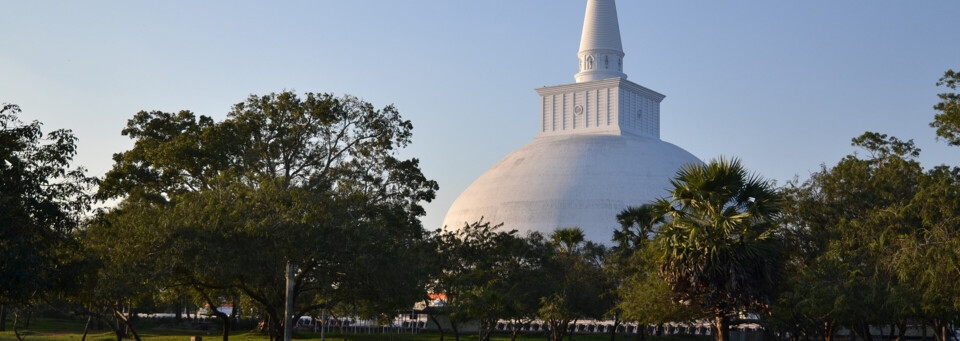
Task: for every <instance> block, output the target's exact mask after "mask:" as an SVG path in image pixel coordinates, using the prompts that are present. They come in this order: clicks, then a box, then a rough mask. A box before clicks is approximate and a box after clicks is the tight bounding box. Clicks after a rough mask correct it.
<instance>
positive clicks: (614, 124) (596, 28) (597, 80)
mask: <svg viewBox="0 0 960 341" xmlns="http://www.w3.org/2000/svg"><path fill="white" fill-rule="evenodd" d="M624 55H625V54H624V53H623V46H622V44H621V42H620V23H619V21H618V20H617V5H616V3H615V2H614V0H590V1H588V2H587V11H586V14H585V16H584V20H583V32H582V34H581V36H580V51H579V52H577V59H579V63H580V66H579V72H577V74H576V75H574V78H575V79H576V83H573V84H565V85H557V86H548V87H543V88H539V89H537V93H539V94H540V133H539V134H537V136H538V137H539V136H556V135H578V134H607V135H633V136H643V137H650V138H655V139H659V138H660V102H661V101H663V98H664V97H665V96H664V95H662V94H660V93H658V92H656V91H653V90H650V89H647V88H645V87H643V86H640V85H639V84H637V83H634V82H631V81H628V80H627V75H626V74H625V73H623V57H624Z"/></svg>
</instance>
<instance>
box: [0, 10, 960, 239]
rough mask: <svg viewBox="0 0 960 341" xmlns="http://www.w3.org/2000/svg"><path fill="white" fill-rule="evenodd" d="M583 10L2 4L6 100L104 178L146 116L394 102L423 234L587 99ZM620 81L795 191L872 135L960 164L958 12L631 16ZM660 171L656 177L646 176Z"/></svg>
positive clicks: (703, 149) (675, 132) (699, 144)
mask: <svg viewBox="0 0 960 341" xmlns="http://www.w3.org/2000/svg"><path fill="white" fill-rule="evenodd" d="M585 4H586V1H584V0H576V1H575V0H522V1H521V0H496V1H454V0H442V1H415V0H409V1H395V0H382V1H373V0H350V1H343V0H340V1H332V0H326V1H294V2H291V1H269V2H268V1H262V2H247V1H13V0H0V13H3V18H2V19H0V102H7V103H16V104H19V105H20V106H21V108H22V109H23V115H24V116H23V119H24V120H40V121H42V122H43V123H44V124H45V127H46V128H47V129H53V128H61V127H65V128H71V129H73V130H74V132H75V133H76V135H77V137H78V138H79V139H80V142H79V145H80V149H79V154H78V157H77V161H78V163H79V164H82V165H84V166H86V167H87V168H89V169H90V170H91V173H92V174H95V175H102V174H103V173H104V172H106V171H107V170H108V169H109V168H110V167H111V165H112V161H111V159H110V157H111V155H112V154H113V153H116V152H120V151H123V150H126V149H128V148H129V147H130V146H131V141H129V140H128V139H126V138H125V137H123V136H121V135H120V130H121V129H122V128H123V126H124V125H125V124H126V120H127V119H129V118H130V117H131V116H132V115H133V114H134V113H136V112H137V111H139V110H164V111H177V110H181V109H188V110H192V111H194V112H195V113H197V114H203V115H209V116H213V117H215V118H217V119H222V118H223V117H224V116H225V114H226V112H227V111H228V110H229V108H230V106H231V105H232V104H235V103H237V102H240V101H242V100H243V99H245V98H246V97H247V96H248V95H249V94H251V93H255V94H264V93H268V92H274V91H281V90H290V89H293V90H296V91H298V92H301V93H302V92H307V91H310V92H333V93H336V94H345V93H349V94H353V95H356V96H358V97H361V98H363V99H365V100H367V101H370V102H372V103H373V104H374V105H376V106H384V105H387V104H391V103H393V104H396V106H397V107H398V109H399V110H400V112H401V113H402V114H403V115H404V116H405V117H406V118H408V119H410V120H412V121H413V124H414V143H413V145H412V146H411V147H410V148H408V149H406V150H405V151H403V156H406V157H416V158H419V159H420V160H421V162H422V166H423V170H424V172H425V173H426V175H427V176H428V177H430V178H432V179H435V180H437V181H438V182H439V184H440V191H439V192H438V196H437V200H435V201H434V202H433V203H431V204H429V205H428V206H427V211H428V215H427V216H426V217H425V218H424V220H423V221H424V225H425V227H426V228H428V229H434V228H437V227H439V224H440V223H441V221H442V219H443V215H444V214H445V213H446V210H447V208H449V206H450V204H451V203H452V202H453V200H454V199H455V198H456V197H457V195H459V194H460V192H461V191H462V190H463V189H465V188H466V187H467V186H469V185H470V183H471V182H472V181H473V180H474V179H476V178H477V177H478V176H479V175H480V174H482V173H483V172H484V171H486V170H487V169H488V168H489V167H491V166H492V165H493V164H494V163H496V162H497V160H499V159H500V158H501V157H503V156H505V155H507V154H508V153H510V152H511V151H513V150H515V149H517V148H519V147H521V146H523V145H525V144H527V143H528V142H530V140H531V139H532V138H533V137H534V136H535V135H536V133H537V126H538V116H537V112H538V110H539V102H538V97H537V94H536V93H535V92H534V90H533V89H534V88H537V87H541V86H545V85H558V84H564V83H572V82H573V75H574V73H576V71H577V58H576V52H577V48H578V46H579V39H580V29H581V27H582V19H583V12H584V8H585ZM617 6H618V9H619V17H620V28H621V35H622V37H623V47H624V50H625V52H626V57H625V59H624V71H625V72H626V73H627V75H629V79H630V80H632V81H634V82H637V83H639V84H641V85H644V86H646V87H648V88H651V89H653V90H656V91H658V92H660V93H663V94H665V95H667V98H666V99H665V100H664V101H663V103H662V107H661V115H662V117H661V137H662V139H664V140H666V141H669V142H671V143H674V144H676V145H678V146H680V147H683V148H685V149H686V150H688V151H690V152H691V153H693V154H694V155H696V156H697V157H699V158H701V159H704V160H706V159H710V158H713V157H716V156H718V155H721V154H723V155H729V156H737V157H740V158H742V159H743V160H744V162H745V164H746V165H747V167H749V168H750V169H752V170H754V171H757V172H759V173H760V174H762V175H764V176H765V177H768V178H772V179H776V180H778V181H779V182H781V183H782V182H783V181H785V180H789V179H792V178H794V177H795V176H798V177H799V178H800V179H805V178H806V177H808V176H809V174H810V173H811V172H812V171H816V170H818V169H819V167H820V165H821V164H824V163H825V164H827V165H831V164H834V163H836V162H837V161H838V160H839V159H840V158H841V157H842V156H843V155H846V154H849V153H851V152H853V151H854V149H853V148H852V147H850V139H851V138H852V137H854V136H856V135H859V134H861V133H862V132H864V131H866V130H871V131H878V132H883V133H887V134H891V135H895V136H897V137H900V138H902V139H915V140H916V142H917V144H918V145H919V146H920V147H921V148H922V149H923V153H922V155H921V161H922V162H923V163H924V165H925V166H932V165H936V164H941V163H948V164H952V165H960V148H957V147H953V148H951V147H948V146H946V145H945V144H944V143H942V142H936V141H935V139H934V130H933V129H932V128H929V127H928V123H929V122H930V121H931V120H932V117H933V115H934V111H933V110H932V108H931V107H932V105H933V104H934V103H936V101H937V98H936V94H937V93H938V92H940V91H941V90H939V89H937V88H936V87H935V85H934V83H935V82H936V80H937V79H938V78H939V77H940V76H941V75H942V74H943V72H944V71H946V70H947V69H950V68H953V69H960V25H958V23H957V17H956V14H957V13H960V1H952V0H951V1H946V0H944V1H905V0H904V1H865V0H850V1H834V0H831V1H826V0H805V1H759V0H754V1H749V0H745V1H723V2H721V1H693V0H689V1H687V0H683V1H676V0H671V1H667V0H663V1H656V2H653V1H639V0H620V1H619V2H618V4H617ZM650 162H656V160H650Z"/></svg>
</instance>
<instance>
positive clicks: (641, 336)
mask: <svg viewBox="0 0 960 341" xmlns="http://www.w3.org/2000/svg"><path fill="white" fill-rule="evenodd" d="M637 341H647V326H645V325H643V324H641V323H637Z"/></svg>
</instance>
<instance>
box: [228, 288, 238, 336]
mask: <svg viewBox="0 0 960 341" xmlns="http://www.w3.org/2000/svg"><path fill="white" fill-rule="evenodd" d="M231 304H232V308H231V309H230V321H234V323H233V324H231V326H230V327H231V328H230V330H237V323H236V321H238V320H239V319H240V294H237V295H233V302H232V303H231Z"/></svg>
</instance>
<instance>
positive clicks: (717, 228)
mask: <svg viewBox="0 0 960 341" xmlns="http://www.w3.org/2000/svg"><path fill="white" fill-rule="evenodd" d="M671 183H672V184H673V189H672V190H671V191H670V194H671V198H670V202H669V203H661V204H660V205H662V206H663V207H666V208H667V212H666V215H667V221H666V222H665V223H664V224H663V225H662V226H661V229H660V231H659V233H658V235H657V237H656V242H657V243H658V244H659V246H658V248H660V251H661V253H660V258H661V268H660V271H661V274H662V275H663V276H664V277H665V278H666V279H667V282H668V283H669V284H670V286H671V287H672V290H673V292H674V295H675V298H676V299H677V300H680V301H683V302H691V304H696V305H698V306H701V307H703V308H705V309H707V311H708V313H709V315H711V316H713V319H714V321H713V323H714V326H715V327H716V329H717V333H716V339H717V340H718V341H727V340H728V338H729V333H728V328H729V325H730V318H731V316H735V315H736V314H738V313H741V312H745V311H748V310H759V309H762V308H763V307H764V306H766V305H768V304H770V302H771V301H772V300H773V298H774V297H775V293H776V292H775V290H776V285H777V283H778V280H779V278H780V277H781V272H782V266H783V261H782V254H781V250H782V243H781V241H780V239H779V237H778V235H777V231H778V225H777V221H776V219H777V216H778V215H779V213H780V205H781V199H780V196H779V195H778V194H777V193H776V191H774V190H773V188H772V185H771V184H770V183H769V182H767V181H765V180H763V179H762V178H760V177H759V176H757V175H748V174H747V171H746V169H744V167H743V165H742V164H741V163H740V161H739V160H737V159H732V160H730V159H725V158H720V159H718V160H712V161H710V163H708V164H705V165H704V164H692V165H686V166H685V167H684V168H683V169H681V170H680V171H679V172H678V173H677V176H676V178H675V179H674V180H672V181H671Z"/></svg>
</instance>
